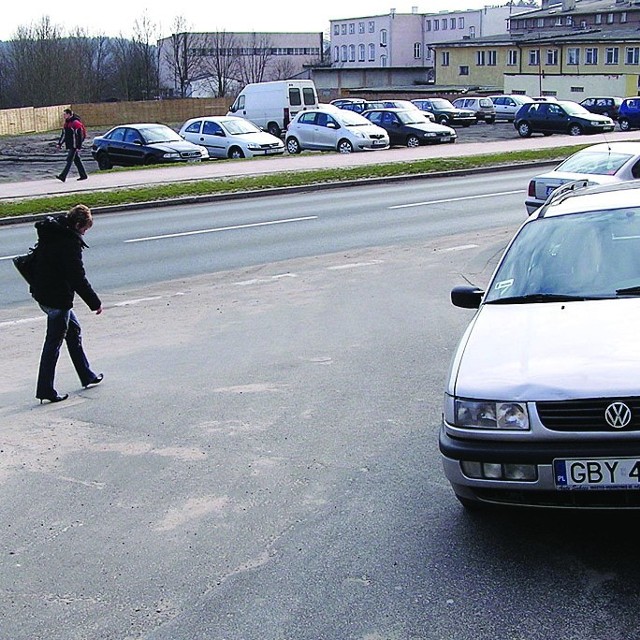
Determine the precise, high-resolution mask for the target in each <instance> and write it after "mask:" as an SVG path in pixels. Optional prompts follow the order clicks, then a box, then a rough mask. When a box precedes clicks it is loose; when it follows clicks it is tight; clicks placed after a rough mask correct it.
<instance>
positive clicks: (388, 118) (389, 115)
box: [382, 113, 397, 124]
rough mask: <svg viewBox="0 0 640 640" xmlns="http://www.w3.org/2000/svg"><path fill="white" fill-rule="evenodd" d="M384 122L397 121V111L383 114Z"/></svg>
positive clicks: (391, 122)
mask: <svg viewBox="0 0 640 640" xmlns="http://www.w3.org/2000/svg"><path fill="white" fill-rule="evenodd" d="M382 122H383V123H384V124H393V123H394V122H397V119H396V115H395V113H385V114H383V116H382Z"/></svg>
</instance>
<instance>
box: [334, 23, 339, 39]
mask: <svg viewBox="0 0 640 640" xmlns="http://www.w3.org/2000/svg"><path fill="white" fill-rule="evenodd" d="M333 35H334V36H339V35H340V25H339V24H334V25H333Z"/></svg>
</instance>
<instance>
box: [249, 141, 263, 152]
mask: <svg viewBox="0 0 640 640" xmlns="http://www.w3.org/2000/svg"><path fill="white" fill-rule="evenodd" d="M247 148H248V149H251V151H258V150H259V149H260V145H259V144H258V143H257V142H250V143H249V144H248V145H247Z"/></svg>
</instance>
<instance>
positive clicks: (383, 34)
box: [380, 29, 387, 47]
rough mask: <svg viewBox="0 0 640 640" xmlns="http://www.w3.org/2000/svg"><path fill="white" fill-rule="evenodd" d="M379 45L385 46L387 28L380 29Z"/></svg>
mask: <svg viewBox="0 0 640 640" xmlns="http://www.w3.org/2000/svg"><path fill="white" fill-rule="evenodd" d="M380 46H381V47H386V46H387V30H386V29H380Z"/></svg>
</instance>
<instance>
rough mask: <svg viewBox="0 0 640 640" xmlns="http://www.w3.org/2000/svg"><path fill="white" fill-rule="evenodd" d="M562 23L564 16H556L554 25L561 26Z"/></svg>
mask: <svg viewBox="0 0 640 640" xmlns="http://www.w3.org/2000/svg"><path fill="white" fill-rule="evenodd" d="M563 24H564V18H563V17H562V16H557V17H556V27H561V26H562V25H563Z"/></svg>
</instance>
